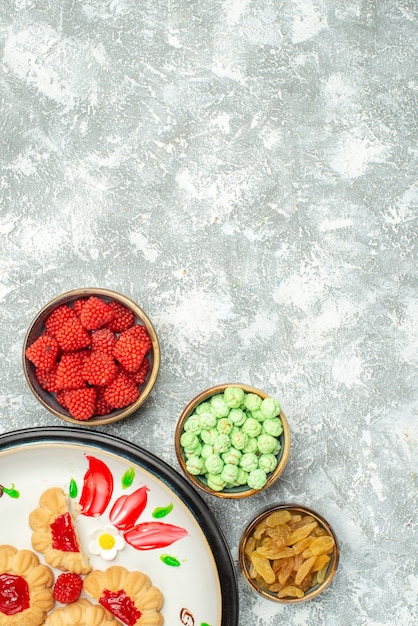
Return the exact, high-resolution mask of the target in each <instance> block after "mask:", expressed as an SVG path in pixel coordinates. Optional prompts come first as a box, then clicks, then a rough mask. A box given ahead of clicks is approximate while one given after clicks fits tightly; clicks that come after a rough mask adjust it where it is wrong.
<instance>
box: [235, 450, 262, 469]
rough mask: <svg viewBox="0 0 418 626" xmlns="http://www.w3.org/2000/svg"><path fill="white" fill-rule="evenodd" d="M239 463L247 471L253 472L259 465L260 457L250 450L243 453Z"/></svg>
mask: <svg viewBox="0 0 418 626" xmlns="http://www.w3.org/2000/svg"><path fill="white" fill-rule="evenodd" d="M239 464H240V466H241V467H242V469H243V470H245V471H246V472H252V471H253V470H255V469H257V467H258V457H257V456H256V455H255V454H252V453H251V452H248V453H247V454H243V455H242V457H241V460H240V462H239Z"/></svg>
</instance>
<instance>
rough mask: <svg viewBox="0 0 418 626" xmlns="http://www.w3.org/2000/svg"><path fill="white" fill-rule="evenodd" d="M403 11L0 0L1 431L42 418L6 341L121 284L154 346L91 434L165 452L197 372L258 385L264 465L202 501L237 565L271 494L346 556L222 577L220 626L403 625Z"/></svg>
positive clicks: (410, 179)
mask: <svg viewBox="0 0 418 626" xmlns="http://www.w3.org/2000/svg"><path fill="white" fill-rule="evenodd" d="M417 23H418V9H417V4H416V2H415V0H397V1H396V2H395V1H394V0H223V1H221V0H196V1H193V0H2V2H1V5H0V41H1V44H0V45H1V71H0V102H1V118H0V119H1V135H0V143H1V152H0V154H1V162H0V167H1V173H0V192H1V209H0V241H1V249H0V319H1V330H0V350H1V353H0V354H1V358H0V372H1V375H0V431H1V432H6V431H10V430H13V429H16V428H22V427H31V426H38V425H50V424H52V425H57V424H58V420H57V419H56V418H54V416H52V415H50V414H48V413H47V412H46V411H45V410H44V409H43V408H42V407H41V406H40V405H39V404H37V402H36V400H35V399H34V398H33V397H32V395H31V393H30V391H29V389H28V388H27V386H26V383H25V379H24V376H23V373H22V368H21V349H22V341H23V338H24V334H25V331H26V328H27V326H28V324H29V322H30V321H31V319H32V317H33V316H34V314H35V313H36V312H37V310H38V309H39V308H40V307H41V306H43V305H44V304H45V303H46V302H47V301H49V300H50V299H51V298H52V297H54V296H56V295H58V294H59V293H61V292H63V291H66V290H68V289H72V288H76V287H92V286H100V287H106V288H110V289H114V290H116V291H119V292H121V293H124V294H126V295H127V296H129V297H131V298H132V299H134V300H135V301H137V302H138V303H139V304H140V305H141V306H142V307H143V308H144V309H145V310H146V311H147V313H148V314H149V316H150V318H151V320H152V321H153V323H154V325H155V327H156V329H157V332H158V335H159V338H160V342H161V352H162V363H161V370H160V375H159V378H158V381H157V384H156V386H155V388H154V390H153V392H152V395H151V396H150V398H149V399H148V400H147V402H146V404H145V405H144V406H143V407H142V408H141V409H140V411H138V412H137V414H135V415H134V416H132V417H131V418H129V419H127V420H126V421H124V422H119V423H116V424H113V425H111V426H108V427H102V430H103V431H104V432H108V433H113V434H116V435H119V436H121V437H123V438H126V439H128V440H130V441H134V442H136V443H138V444H140V445H141V446H143V447H145V448H147V449H148V450H150V451H152V452H154V453H157V454H158V455H160V456H161V457H162V458H163V459H164V460H165V461H167V462H168V463H169V464H170V465H171V466H172V467H173V468H175V469H179V468H178V464H177V461H176V457H175V452H174V447H173V436H174V430H175V425H176V421H177V418H178V416H179V414H180V412H181V410H182V408H183V407H184V405H185V404H186V403H187V402H188V401H189V400H190V399H191V398H192V397H193V396H194V395H195V394H196V393H197V392H198V391H201V390H203V389H205V388H207V387H209V386H212V385H213V384H216V383H222V382H236V381H239V382H243V383H248V384H251V385H254V386H256V387H258V388H261V389H263V390H265V391H266V392H267V393H269V394H270V395H273V396H275V397H277V398H278V399H279V400H280V401H281V403H282V407H283V410H284V412H285V414H286V415H287V417H288V420H289V424H290V428H291V432H292V435H293V444H292V449H291V453H290V458H289V462H288V465H287V467H286V470H285V472H284V473H283V475H282V477H281V479H280V480H279V481H278V482H277V484H276V485H274V486H273V487H271V488H270V489H269V490H267V491H266V492H263V493H261V494H259V495H258V496H255V497H253V498H251V499H249V500H246V501H236V502H229V501H221V500H220V499H217V498H211V497H206V496H205V500H206V501H207V503H208V504H209V506H210V507H211V509H212V510H213V513H214V515H215V516H216V519H217V521H218V523H219V525H220V527H221V528H222V530H223V532H224V534H225V537H226V539H227V541H228V544H229V546H230V548H231V552H232V555H233V558H234V560H235V561H236V557H237V546H238V541H239V536H240V532H241V529H242V528H243V526H244V524H245V523H246V522H247V520H249V519H250V518H251V517H252V516H253V515H254V514H255V513H256V512H257V511H258V510H259V509H260V508H262V507H264V506H265V505H266V504H268V503H274V502H299V503H302V504H306V505H308V506H310V507H312V508H314V509H316V510H317V511H318V512H320V513H321V514H323V515H324V516H325V517H326V518H327V519H328V521H329V522H330V523H331V525H332V526H333V527H334V529H335V531H336V533H337V535H338V537H339V540H340V543H341V561H340V567H339V570H338V572H337V576H336V578H335V580H334V582H333V584H332V586H331V587H330V588H329V589H328V590H327V591H326V593H324V594H323V596H321V597H319V598H318V599H316V600H314V601H311V602H308V603H305V604H302V605H298V606H277V605H275V604H273V603H269V602H268V601H265V600H263V599H261V598H259V597H258V596H257V597H256V596H255V595H254V594H253V593H252V592H251V591H250V590H249V588H247V586H246V584H245V583H244V581H243V580H242V579H241V578H240V577H239V578H238V581H239V583H238V584H239V594H240V626H273V624H278V623H286V624H287V625H288V626H304V625H308V626H311V625H312V626H315V625H317V624H318V625H323V624H325V625H329V626H348V625H350V626H383V625H385V626H386V625H388V626H389V625H390V626H393V625H395V624H396V625H397V626H414V625H416V624H418V603H417V596H418V568H417V501H418V498H417V478H416V476H417V471H418V465H417V451H418V427H417V400H418V389H417V365H418V323H417V319H418V293H417V269H416V268H417V234H418V226H417V217H418V211H417V209H418V183H417V93H418V83H417V72H416V68H417V67H418V60H417V44H416V41H417ZM0 532H1V531H0ZM168 626H172V625H168Z"/></svg>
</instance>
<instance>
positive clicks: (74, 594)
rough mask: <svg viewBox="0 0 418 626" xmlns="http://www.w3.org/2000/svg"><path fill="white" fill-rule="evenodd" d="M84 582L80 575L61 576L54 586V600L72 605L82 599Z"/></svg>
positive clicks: (66, 573) (66, 574) (67, 573)
mask: <svg viewBox="0 0 418 626" xmlns="http://www.w3.org/2000/svg"><path fill="white" fill-rule="evenodd" d="M82 589H83V581H82V579H81V578H80V576H79V575H78V574H71V573H70V572H65V573H63V574H60V575H59V576H58V578H57V580H56V581H55V585H54V598H55V600H56V601H57V602H59V603H60V604H70V603H71V602H75V601H76V600H78V598H79V597H80V594H81V591H82Z"/></svg>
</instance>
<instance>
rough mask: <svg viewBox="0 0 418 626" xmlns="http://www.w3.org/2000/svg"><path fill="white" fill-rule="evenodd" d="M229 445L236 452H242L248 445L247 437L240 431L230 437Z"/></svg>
mask: <svg viewBox="0 0 418 626" xmlns="http://www.w3.org/2000/svg"><path fill="white" fill-rule="evenodd" d="M231 443H232V445H233V446H234V448H236V449H237V450H243V449H244V448H245V446H246V445H247V444H248V435H247V434H246V433H243V432H242V431H238V432H236V433H233V434H232V435H231Z"/></svg>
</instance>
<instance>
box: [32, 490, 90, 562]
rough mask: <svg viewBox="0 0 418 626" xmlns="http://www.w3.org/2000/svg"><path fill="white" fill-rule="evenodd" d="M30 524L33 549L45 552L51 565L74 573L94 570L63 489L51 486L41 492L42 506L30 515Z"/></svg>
mask: <svg viewBox="0 0 418 626" xmlns="http://www.w3.org/2000/svg"><path fill="white" fill-rule="evenodd" d="M29 526H30V527H31V529H32V531H33V532H32V547H33V549H34V550H37V551H38V552H42V554H43V555H44V557H45V560H46V562H47V563H49V565H51V567H56V568H57V569H60V570H62V571H64V572H73V573H75V574H88V573H89V572H90V571H91V569H92V568H91V565H90V563H89V559H88V556H87V554H85V553H84V552H83V550H82V548H81V543H80V539H79V536H78V533H77V530H76V527H75V525H74V520H73V517H72V514H71V512H70V508H69V501H68V498H67V497H66V495H65V493H64V491H63V489H61V488H60V487H51V488H50V489H47V490H46V491H44V492H43V493H42V494H41V497H40V498H39V508H37V509H35V510H34V511H32V512H31V513H30V515H29Z"/></svg>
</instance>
